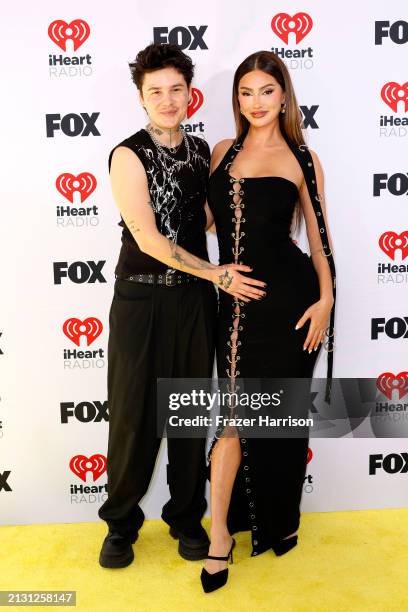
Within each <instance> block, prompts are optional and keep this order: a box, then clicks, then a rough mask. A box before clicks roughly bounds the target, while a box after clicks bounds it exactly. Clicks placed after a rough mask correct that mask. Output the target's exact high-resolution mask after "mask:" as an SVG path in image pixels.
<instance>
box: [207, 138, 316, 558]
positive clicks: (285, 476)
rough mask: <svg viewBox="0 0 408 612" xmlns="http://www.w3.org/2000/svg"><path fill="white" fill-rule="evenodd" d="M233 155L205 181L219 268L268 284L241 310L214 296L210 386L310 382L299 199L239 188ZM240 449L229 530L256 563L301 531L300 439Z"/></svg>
mask: <svg viewBox="0 0 408 612" xmlns="http://www.w3.org/2000/svg"><path fill="white" fill-rule="evenodd" d="M236 153H237V151H236V149H234V147H231V148H230V149H229V151H227V153H226V155H225V157H224V159H223V161H222V162H221V164H220V165H219V166H218V167H217V169H216V170H215V172H214V173H213V174H212V175H211V177H210V184H209V194H208V197H209V205H210V208H211V210H212V212H213V214H214V219H215V224H216V228H217V236H218V244H219V252H220V264H226V263H231V262H236V263H243V264H246V265H249V266H251V267H252V268H253V272H251V273H250V276H252V277H253V278H257V279H259V280H263V281H265V282H266V283H267V288H266V292H267V295H266V297H265V298H263V299H262V300H260V301H257V300H252V301H251V302H249V303H243V302H237V301H235V298H233V297H232V296H230V295H228V294H227V293H225V292H224V291H222V290H220V291H219V327H218V347H217V366H218V377H219V378H229V379H230V380H231V381H232V382H234V380H235V379H236V378H237V377H239V378H276V377H299V378H311V377H312V374H313V368H314V365H315V362H316V359H317V357H318V354H319V350H317V351H312V352H311V353H310V354H309V352H308V351H303V343H304V341H305V339H306V336H307V331H308V323H306V324H305V325H304V327H303V328H301V329H299V330H295V325H296V323H297V321H298V319H299V318H300V317H301V316H302V314H303V313H304V311H305V310H306V309H307V308H308V307H309V306H310V305H311V304H313V303H314V302H316V301H318V300H319V297H320V291H319V281H318V276H317V274H316V271H315V269H314V266H313V263H312V261H311V258H310V257H309V256H308V255H307V254H305V253H303V252H302V251H301V250H300V249H299V248H298V247H297V246H296V245H295V244H294V243H293V242H292V240H291V238H290V236H289V231H290V225H291V220H292V216H293V212H294V209H295V205H296V202H297V200H298V195H299V194H298V189H297V186H296V185H295V184H294V183H293V182H292V181H290V180H288V179H285V178H282V177H278V176H268V177H261V178H244V179H241V180H240V181H237V180H236V179H234V177H232V176H231V175H230V174H229V165H230V162H231V161H232V159H233V158H234V156H235V155H236ZM238 190H240V193H239V194H238V195H234V191H238ZM220 433H221V435H222V431H221V432H220V431H218V432H217V436H219V434H220ZM215 442H216V439H215V440H214V442H213V445H214V443H215ZM240 443H241V450H242V461H241V465H240V468H239V470H238V474H237V478H236V480H235V483H234V487H233V492H232V498H231V504H230V508H229V513H228V527H229V530H230V532H231V533H235V532H237V531H245V530H251V536H252V555H257V554H260V553H262V552H264V551H265V550H267V549H269V548H270V547H271V545H272V544H273V543H274V542H275V541H276V540H279V539H281V538H284V537H286V536H288V535H290V534H291V533H293V532H294V531H296V530H297V529H298V527H299V520H300V512H299V506H300V501H301V496H302V490H303V483H304V478H305V473H306V465H307V456H308V438H261V439H259V438H258V439H256V438H247V439H243V438H242V437H240Z"/></svg>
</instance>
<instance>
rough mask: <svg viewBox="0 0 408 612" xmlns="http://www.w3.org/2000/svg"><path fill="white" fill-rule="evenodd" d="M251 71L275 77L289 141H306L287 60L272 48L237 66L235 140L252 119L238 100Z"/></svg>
mask: <svg viewBox="0 0 408 612" xmlns="http://www.w3.org/2000/svg"><path fill="white" fill-rule="evenodd" d="M252 70H262V72H266V73H267V74H270V75H271V76H273V77H274V78H275V79H276V80H277V82H278V83H279V85H280V86H281V87H282V89H283V91H284V92H285V113H279V127H280V130H281V133H282V136H283V137H284V139H285V140H286V142H288V143H290V144H293V145H302V144H305V140H304V138H303V133H302V129H301V124H302V114H301V112H300V109H299V106H298V103H297V101H296V95H295V91H294V89H293V85H292V80H291V78H290V74H289V70H288V69H287V67H286V65H285V64H284V62H283V61H282V60H281V59H280V58H279V57H278V56H277V55H275V53H272V51H257V52H256V53H252V55H249V56H248V57H247V58H246V59H244V61H243V62H242V63H241V64H240V65H239V66H238V68H237V69H236V71H235V74H234V82H233V86H232V108H233V111H234V118H235V127H236V141H237V140H238V139H240V138H241V139H242V140H243V139H244V138H245V136H246V134H247V133H248V130H249V126H250V124H249V121H248V119H247V118H246V117H244V115H243V114H242V113H241V112H240V106H239V101H238V85H239V82H240V80H241V79H242V77H243V76H244V75H245V74H247V73H248V72H251V71H252ZM295 219H296V220H295V228H297V227H298V226H300V223H301V219H302V216H301V212H300V206H299V203H298V204H297V205H296V214H295Z"/></svg>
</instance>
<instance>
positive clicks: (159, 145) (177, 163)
mask: <svg viewBox="0 0 408 612" xmlns="http://www.w3.org/2000/svg"><path fill="white" fill-rule="evenodd" d="M146 130H147V131H148V133H149V134H150V138H151V139H152V140H153V142H154V144H155V145H156V147H157V148H158V150H159V151H160V153H161V154H162V155H163V157H165V158H166V159H168V160H170V161H171V162H172V164H174V165H175V166H177V167H180V166H184V165H186V164H188V163H189V162H190V146H189V144H188V138H187V135H186V133H185V131H184V130H182V136H183V139H182V141H181V142H180V144H178V145H177V147H176V148H175V147H170V151H171V152H172V153H173V152H174V153H177V151H178V149H179V147H180V146H181V143H182V142H183V140H184V144H185V146H186V150H187V158H186V159H185V160H184V161H183V160H182V161H180V160H178V159H174V157H172V156H171V155H169V154H168V153H167V152H166V150H165V148H164V147H165V145H163V144H162V143H161V142H159V141H158V140H157V138H156V136H155V135H154V131H153V128H152V126H151V125H150V124H149V125H148V126H147V127H146Z"/></svg>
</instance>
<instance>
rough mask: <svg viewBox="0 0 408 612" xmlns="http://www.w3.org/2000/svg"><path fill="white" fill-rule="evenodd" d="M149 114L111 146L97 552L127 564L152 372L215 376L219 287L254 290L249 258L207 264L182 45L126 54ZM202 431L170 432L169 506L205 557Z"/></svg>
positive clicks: (199, 167)
mask: <svg viewBox="0 0 408 612" xmlns="http://www.w3.org/2000/svg"><path fill="white" fill-rule="evenodd" d="M130 68H131V73H132V79H133V81H134V83H135V84H136V86H137V88H138V90H139V96H140V101H141V104H142V105H143V107H144V109H145V111H146V113H147V115H148V117H149V124H148V125H147V127H146V129H144V128H143V129H141V130H139V131H138V132H136V133H135V134H133V135H132V136H130V137H129V138H126V139H125V140H124V141H123V142H121V143H120V144H119V145H117V146H116V147H115V148H114V149H113V150H112V151H111V153H110V156H109V170H110V178H111V185H112V191H113V195H114V198H115V201H116V204H117V206H118V208H119V210H120V213H121V217H122V220H121V222H120V225H121V226H122V227H123V232H122V248H121V251H120V255H119V261H118V263H117V266H116V269H115V275H116V280H115V289H114V297H113V301H112V306H111V309H110V314H109V343H108V404H109V442H108V456H107V473H108V498H107V500H106V501H105V503H104V504H103V505H102V507H101V508H100V509H99V516H100V518H102V519H103V520H105V521H106V522H107V524H108V527H109V532H108V535H107V536H106V538H105V540H104V542H103V545H102V550H101V552H100V556H99V562H100V564H101V565H102V566H103V567H110V568H114V567H126V566H127V565H129V564H130V563H131V562H132V561H133V558H134V553H133V548H132V543H134V542H135V541H136V539H137V537H138V531H139V529H140V527H141V526H142V524H143V521H144V513H143V511H142V509H141V508H140V505H139V503H140V501H141V499H142V498H143V496H144V495H145V493H146V491H147V489H148V487H149V484H150V480H151V477H152V473H153V469H154V465H155V462H156V458H157V453H158V450H159V447H160V438H158V435H157V414H156V410H157V408H156V381H157V378H172V377H175V378H210V377H211V375H212V369H213V360H214V333H215V321H216V309H217V303H216V292H215V289H214V284H217V285H218V286H219V287H221V288H222V289H223V290H224V291H226V292H228V293H230V294H231V295H234V296H237V297H240V296H248V298H251V299H258V298H259V296H260V294H261V293H262V290H261V289H260V288H259V287H261V286H262V285H263V283H262V282H261V281H257V280H255V279H251V278H248V277H246V276H244V275H243V274H241V273H243V272H249V271H250V268H249V266H244V265H241V264H235V263H231V264H228V265H223V266H216V265H213V264H211V263H210V262H209V260H208V254H207V247H206V234H205V231H206V228H207V227H209V226H210V225H211V224H212V221H213V219H212V215H211V213H210V211H209V209H208V206H207V204H206V191H207V181H208V170H209V162H210V151H209V147H208V144H207V143H206V142H205V141H204V140H203V139H201V138H198V137H196V136H191V135H189V134H187V133H186V132H185V131H183V130H182V129H181V128H180V124H181V122H182V121H183V120H184V118H185V116H186V112H187V106H188V103H189V97H190V95H191V81H192V78H193V74H194V67H193V64H192V61H191V59H190V58H189V57H188V56H187V55H185V54H184V53H183V52H182V51H181V50H180V49H179V48H178V47H177V46H174V45H156V44H152V45H149V46H148V47H146V49H144V50H143V51H141V52H140V53H139V54H138V55H137V57H136V60H135V62H133V63H132V64H130ZM205 480H206V461H205V439H200V438H196V439H185V438H178V439H175V438H169V439H168V466H167V481H168V484H169V489H170V500H169V501H168V502H167V503H166V504H165V506H164V507H163V511H162V518H163V520H164V521H165V522H166V523H168V525H169V526H170V534H171V535H172V536H173V537H174V538H175V539H178V540H179V553H180V555H181V556H182V557H183V558H184V559H188V560H195V559H202V558H204V557H205V556H206V555H207V553H208V546H209V541H208V536H207V534H206V532H205V530H204V528H203V527H202V525H201V518H202V516H203V514H204V511H205V509H206V505H207V504H206V500H205Z"/></svg>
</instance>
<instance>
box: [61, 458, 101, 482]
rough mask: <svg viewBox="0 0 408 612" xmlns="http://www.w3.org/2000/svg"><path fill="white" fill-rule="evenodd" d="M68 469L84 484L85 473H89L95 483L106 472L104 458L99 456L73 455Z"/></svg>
mask: <svg viewBox="0 0 408 612" xmlns="http://www.w3.org/2000/svg"><path fill="white" fill-rule="evenodd" d="M69 469H70V470H71V472H73V473H74V474H75V476H78V478H80V479H81V480H83V481H84V482H86V475H87V473H88V472H91V474H92V477H93V481H94V482H95V481H96V480H98V478H100V477H101V476H102V474H103V473H104V472H105V471H106V457H105V456H104V455H100V454H97V455H92V456H91V457H85V455H75V457H72V459H71V461H70V462H69Z"/></svg>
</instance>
